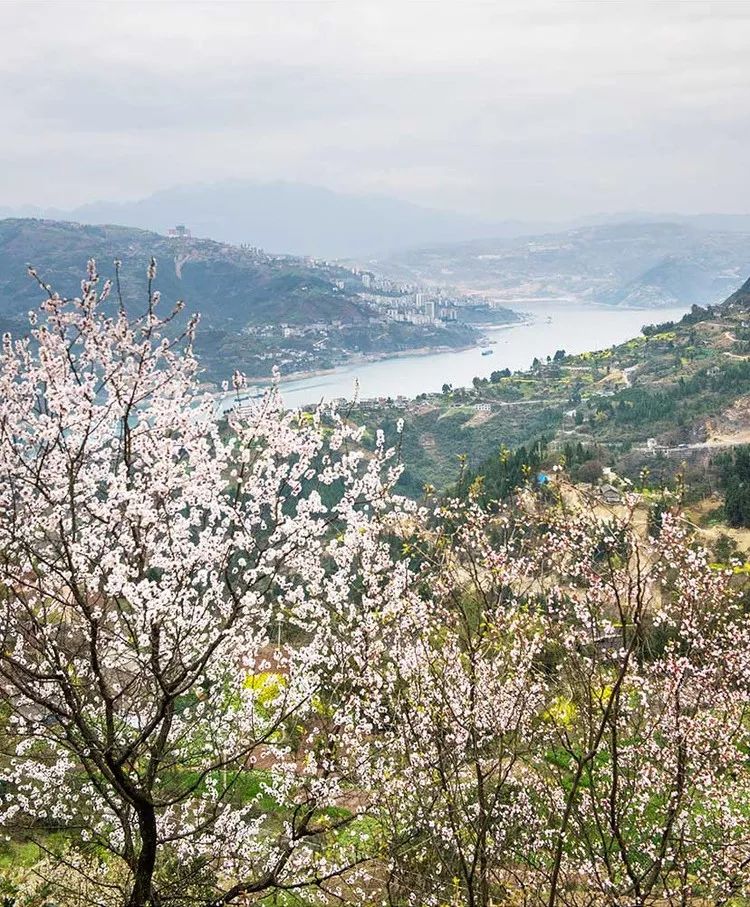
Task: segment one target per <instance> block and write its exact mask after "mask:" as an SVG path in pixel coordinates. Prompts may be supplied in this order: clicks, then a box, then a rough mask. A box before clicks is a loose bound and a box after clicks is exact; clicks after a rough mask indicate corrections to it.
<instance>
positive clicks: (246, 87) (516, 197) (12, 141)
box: [0, 0, 750, 217]
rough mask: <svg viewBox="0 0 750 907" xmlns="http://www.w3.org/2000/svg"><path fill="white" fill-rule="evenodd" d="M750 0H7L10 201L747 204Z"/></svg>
mask: <svg viewBox="0 0 750 907" xmlns="http://www.w3.org/2000/svg"><path fill="white" fill-rule="evenodd" d="M748 48H750V2H746V0H738V2H734V3H731V2H723V3H722V2H713V3H703V2H669V0H649V2H644V3H638V2H634V0H627V2H624V3H617V2H613V0H597V2H587V3H578V2H571V0H567V2H566V0H558V2H540V3H533V2H528V0H527V2H523V3H519V4H515V3H505V2H499V0H496V2H494V3H488V4H473V3H470V2H466V0H462V2H443V3H427V2H414V3H407V2H398V3H389V2H387V0H376V2H372V3H364V2H362V3H360V2H356V0H345V2H333V3H316V2H300V3H285V2H267V3H226V4H222V3H218V2H215V3H211V4H206V5H202V4H189V3H185V2H174V3H164V4H158V3H148V4H143V5H141V4H138V3H107V2H99V3H87V4H71V3H65V2H56V3H54V4H52V3H50V4H43V3H39V4H33V3H29V2H24V3H18V4H16V3H13V2H8V0H5V2H0V110H1V111H2V118H3V120H2V133H0V135H1V138H2V141H1V143H0V206H3V205H20V204H25V203H31V204H36V205H43V206H48V205H59V206H72V205H76V204H80V203H82V202H86V201H91V200H94V199H98V198H107V199H117V200H119V199H129V198H137V197H140V196H142V195H146V194H149V193H150V192H152V191H154V190H156V189H159V188H165V187H167V186H170V185H173V184H175V183H190V182H207V181H215V180H217V179H223V178H250V179H257V180H274V179H289V180H299V181H302V182H308V183H315V184H320V185H325V186H328V187H330V188H334V189H340V190H344V191H354V192H358V193H371V192H378V193H385V194H390V195H395V196H398V197H401V198H406V199H410V200H412V201H417V202H421V203H425V204H429V205H434V206H439V207H449V208H455V209H458V210H462V211H467V212H473V213H481V214H484V215H488V216H492V217H565V216H571V215H576V214H581V213H591V212H601V211H617V210H633V209H644V210H657V211H670V210H673V211H682V212H695V211H727V212H748V211H750V175H749V173H750V53H749V52H748Z"/></svg>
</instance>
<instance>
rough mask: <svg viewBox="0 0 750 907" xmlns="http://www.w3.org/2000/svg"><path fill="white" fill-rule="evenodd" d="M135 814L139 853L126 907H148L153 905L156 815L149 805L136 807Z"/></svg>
mask: <svg viewBox="0 0 750 907" xmlns="http://www.w3.org/2000/svg"><path fill="white" fill-rule="evenodd" d="M137 813H138V830H139V832H140V837H141V852H140V853H139V854H138V863H137V865H136V868H135V878H134V880H133V890H132V891H131V892H130V898H129V899H128V902H127V907H149V905H153V904H154V900H153V890H152V881H153V877H154V866H155V865H156V814H155V812H154V807H153V806H152V805H151V804H150V803H147V804H144V805H142V806H138V807H137Z"/></svg>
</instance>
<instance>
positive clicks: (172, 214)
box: [0, 180, 539, 258]
mask: <svg viewBox="0 0 750 907" xmlns="http://www.w3.org/2000/svg"><path fill="white" fill-rule="evenodd" d="M3 213H5V214H7V215H17V214H22V215H27V216H28V215H31V216H36V217H45V218H53V219H56V220H70V221H77V222H81V223H89V224H122V225H124V226H130V227H137V228H140V229H146V230H154V231H157V232H160V233H165V232H166V231H167V229H169V228H170V227H173V226H175V225H176V224H185V225H186V226H187V227H188V228H189V229H190V230H191V231H192V233H193V235H194V236H199V237H211V238H212V239H215V240H219V241H221V242H229V243H237V244H239V243H247V244H249V245H252V246H259V247H261V248H263V249H267V250H269V251H272V252H285V253H291V254H295V255H312V256H315V257H320V258H348V257H355V256H359V255H370V254H385V253H388V252H391V251H393V250H395V249H400V248H404V247H406V246H413V245H415V244H421V243H432V242H449V241H450V242H454V241H458V240H463V239H473V238H474V237H477V236H489V235H518V233H519V232H521V233H523V232H524V231H528V230H531V231H532V232H533V230H534V229H538V228H539V225H536V226H535V227H531V226H528V225H527V226H525V225H523V224H521V223H520V222H512V221H509V222H499V223H493V222H490V221H485V220H482V219H481V218H474V217H470V216H467V215H463V214H456V213H454V212H450V211H440V210H437V209H432V208H426V207H422V206H420V205H415V204H412V203H410V202H404V201H400V200H398V199H393V198H388V197H386V196H375V195H369V196H368V195H362V196H358V195H348V194H345V193H341V192H333V191H332V190H330V189H324V188H321V187H318V186H308V185H304V184H301V183H287V182H275V183H253V182H247V181H241V180H233V181H224V182H218V183H214V184H209V185H194V186H182V187H175V188H171V189H165V190H162V191H160V192H156V193H154V194H153V195H150V196H148V197H146V198H143V199H139V200H137V201H132V202H106V201H102V202H94V203H91V204H86V205H82V206H80V207H77V208H74V209H72V210H68V211H60V210H56V209H33V208H30V209H25V210H22V211H20V212H14V211H12V210H11V209H7V208H6V209H2V208H0V215H2V214H3Z"/></svg>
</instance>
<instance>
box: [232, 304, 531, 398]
mask: <svg viewBox="0 0 750 907" xmlns="http://www.w3.org/2000/svg"><path fill="white" fill-rule="evenodd" d="M533 320H534V319H533V318H520V319H519V320H518V321H512V322H509V323H508V324H493V323H489V324H475V325H471V326H472V327H475V328H478V329H479V330H489V329H491V330H493V331H503V330H506V329H508V328H516V327H521V326H522V325H525V324H531V323H532V322H533ZM482 341H484V342H482ZM488 345H489V344H488V343H487V338H486V336H482V337H480V338H479V342H477V343H468V344H464V345H463V346H446V345H441V346H418V347H415V348H414V349H411V350H395V351H394V352H392V353H352V355H351V356H350V357H349V358H348V359H346V360H345V361H344V362H342V363H340V364H339V365H335V366H333V367H332V368H319V369H311V370H309V371H303V372H290V373H289V374H288V375H281V376H280V377H279V382H278V383H279V386H280V387H283V385H284V384H291V382H293V381H307V380H309V379H310V378H322V377H324V376H325V375H332V374H334V373H335V372H338V371H339V370H340V369H343V368H351V367H353V366H357V365H364V364H366V363H368V362H383V361H384V360H386V359H408V358H410V357H411V356H432V355H435V354H436V353H464V352H466V351H467V350H479V349H484V348H485V347H487V346H488ZM248 380H250V381H252V382H253V384H256V385H258V386H260V387H269V386H270V385H272V384H273V383H274V379H273V378H271V377H267V378H251V379H248Z"/></svg>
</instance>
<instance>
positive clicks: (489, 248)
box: [374, 221, 750, 308]
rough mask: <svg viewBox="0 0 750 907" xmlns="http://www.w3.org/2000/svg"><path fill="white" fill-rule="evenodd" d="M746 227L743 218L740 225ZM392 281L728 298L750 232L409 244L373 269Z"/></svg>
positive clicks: (609, 231)
mask: <svg viewBox="0 0 750 907" xmlns="http://www.w3.org/2000/svg"><path fill="white" fill-rule="evenodd" d="M737 223H738V224H739V223H741V222H740V221H738V222H737ZM374 266H376V267H378V268H380V270H382V271H383V272H384V273H386V274H387V275H389V276H390V277H392V278H394V279H398V280H409V281H417V282H420V281H421V282H425V283H433V284H449V285H452V286H457V287H459V288H461V289H462V290H475V291H480V292H482V293H485V294H487V295H489V296H491V297H493V298H494V299H495V300H498V301H502V302H504V303H506V304H508V305H511V306H512V304H513V301H514V300H515V301H516V302H518V301H519V300H521V299H523V300H527V301H534V300H546V301H554V300H559V301H566V300H571V299H573V300H576V301H578V302H587V301H588V302H592V303H606V304H614V305H625V306H633V307H659V306H668V305H684V306H685V307H686V308H687V307H689V306H691V305H693V304H696V303H697V304H701V305H705V304H707V303H715V302H720V301H721V300H723V299H724V298H726V297H727V296H728V295H729V294H730V293H731V292H732V291H733V290H735V289H736V288H737V287H738V286H739V285H740V284H741V283H742V281H743V279H744V278H745V276H746V274H747V273H748V271H750V231H749V232H747V233H740V232H730V231H727V230H725V231H716V230H701V229H696V228H694V227H692V226H689V225H687V224H675V223H643V222H635V223H617V224H604V225H598V226H586V227H580V228H577V229H574V230H567V231H564V232H556V233H546V234H542V235H539V236H529V237H516V238H510V239H508V238H505V239H504V238H495V239H480V240H472V241H470V242H464V243H452V244H434V245H431V246H424V247H422V248H419V249H408V250H404V251H402V252H399V253H396V254H394V255H391V256H389V257H387V258H385V259H382V260H379V261H377V262H376V264H375V265H374Z"/></svg>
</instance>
